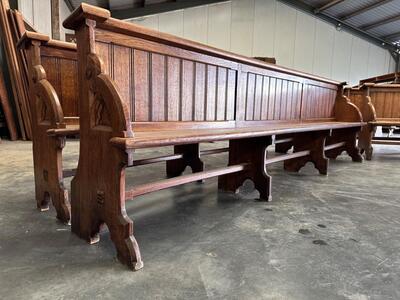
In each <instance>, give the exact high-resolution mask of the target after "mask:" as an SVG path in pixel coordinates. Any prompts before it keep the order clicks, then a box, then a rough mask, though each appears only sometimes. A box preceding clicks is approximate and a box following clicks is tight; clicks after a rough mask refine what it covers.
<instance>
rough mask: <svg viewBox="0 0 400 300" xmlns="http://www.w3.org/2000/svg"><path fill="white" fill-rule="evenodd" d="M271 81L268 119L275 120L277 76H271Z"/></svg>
mask: <svg viewBox="0 0 400 300" xmlns="http://www.w3.org/2000/svg"><path fill="white" fill-rule="evenodd" d="M269 81H270V84H269V96H268V99H269V100H268V120H273V119H274V116H275V95H276V78H274V77H271V78H270V80H269Z"/></svg>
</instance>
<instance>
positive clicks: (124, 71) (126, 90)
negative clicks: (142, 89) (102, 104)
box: [112, 45, 132, 106]
mask: <svg viewBox="0 0 400 300" xmlns="http://www.w3.org/2000/svg"><path fill="white" fill-rule="evenodd" d="M112 47H113V48H114V50H113V51H112V53H113V60H114V61H118V64H114V71H113V74H114V81H115V82H116V83H117V86H118V89H119V92H120V94H121V97H122V99H123V100H124V101H125V103H127V104H128V106H129V101H130V99H131V94H130V93H131V91H132V88H131V86H130V83H131V79H130V75H131V70H130V67H131V61H130V60H131V56H130V54H131V52H130V48H128V47H122V46H118V45H113V46H112Z"/></svg>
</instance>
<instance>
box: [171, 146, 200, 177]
mask: <svg viewBox="0 0 400 300" xmlns="http://www.w3.org/2000/svg"><path fill="white" fill-rule="evenodd" d="M174 154H182V155H183V157H182V158H181V159H175V160H169V161H167V165H166V168H167V177H169V178H171V177H177V176H180V175H182V173H183V172H184V171H185V169H186V167H188V166H189V167H190V168H191V169H192V172H193V173H196V172H202V171H203V170H204V163H203V162H202V161H201V159H200V149H199V144H189V145H177V146H174Z"/></svg>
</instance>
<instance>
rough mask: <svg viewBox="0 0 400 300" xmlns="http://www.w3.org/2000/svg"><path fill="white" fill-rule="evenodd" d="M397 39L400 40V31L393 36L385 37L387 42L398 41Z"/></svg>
mask: <svg viewBox="0 0 400 300" xmlns="http://www.w3.org/2000/svg"><path fill="white" fill-rule="evenodd" d="M396 38H400V31H398V32H395V33H392V34H389V35H387V36H385V37H384V39H385V40H388V41H392V42H393V41H394V40H396Z"/></svg>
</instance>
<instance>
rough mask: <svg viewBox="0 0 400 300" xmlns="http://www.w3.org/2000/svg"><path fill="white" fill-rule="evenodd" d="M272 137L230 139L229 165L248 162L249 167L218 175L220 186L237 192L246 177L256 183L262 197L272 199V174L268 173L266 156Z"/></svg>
mask: <svg viewBox="0 0 400 300" xmlns="http://www.w3.org/2000/svg"><path fill="white" fill-rule="evenodd" d="M271 144H272V139H271V138H270V137H268V138H265V137H263V138H249V139H241V140H231V141H229V165H236V164H242V163H248V164H249V165H248V168H247V169H246V170H244V171H242V172H240V173H235V174H227V175H223V176H220V177H218V188H219V189H221V190H223V191H228V192H233V193H237V191H238V188H239V187H240V186H241V185H242V184H243V182H244V181H245V180H246V179H250V180H252V181H253V183H254V187H255V188H256V189H257V190H258V191H259V193H260V199H262V200H264V201H270V200H271V199H272V197H271V176H270V175H269V174H268V173H267V170H266V166H265V157H266V151H267V147H268V146H269V145H271Z"/></svg>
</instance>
